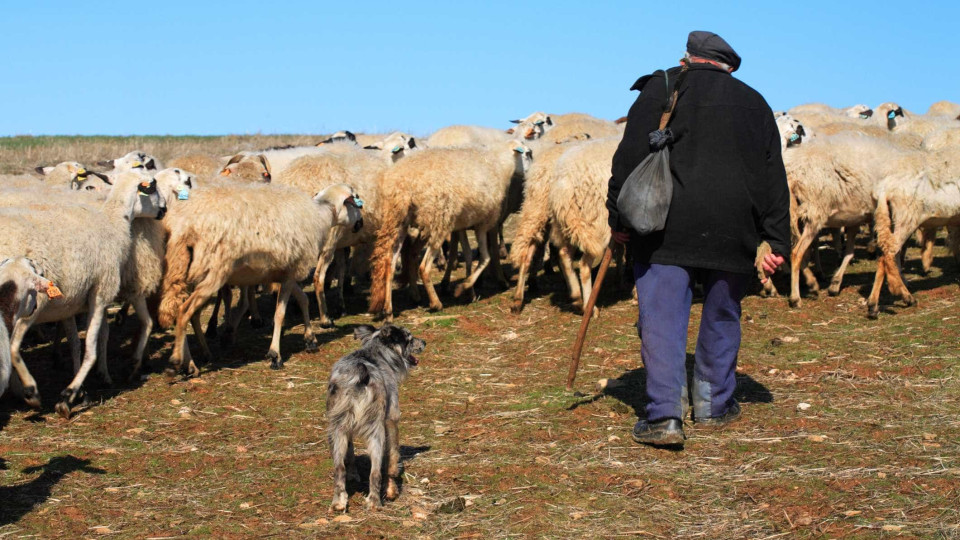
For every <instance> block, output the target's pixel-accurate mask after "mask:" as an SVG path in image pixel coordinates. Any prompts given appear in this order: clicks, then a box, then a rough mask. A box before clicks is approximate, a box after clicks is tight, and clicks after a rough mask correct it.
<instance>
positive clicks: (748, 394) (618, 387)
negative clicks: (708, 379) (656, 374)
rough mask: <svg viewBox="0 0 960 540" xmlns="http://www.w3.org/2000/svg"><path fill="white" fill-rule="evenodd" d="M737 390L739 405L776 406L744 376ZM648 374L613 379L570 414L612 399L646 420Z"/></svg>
mask: <svg viewBox="0 0 960 540" xmlns="http://www.w3.org/2000/svg"><path fill="white" fill-rule="evenodd" d="M693 367H694V355H693V354H691V353H687V360H686V369H687V388H692V387H693V382H692V377H693ZM736 377H737V389H736V390H735V391H734V393H733V397H734V398H735V399H736V400H737V401H739V402H740V403H773V394H772V393H771V392H770V390H769V389H768V388H767V387H766V386H764V385H763V384H762V383H760V382H758V381H757V380H756V379H754V378H753V377H751V376H750V375H747V374H745V373H737V375H736ZM646 384H647V370H646V368H643V367H640V368H637V369H631V370H629V371H626V372H624V373H623V374H621V375H620V376H619V377H617V378H616V379H611V381H610V382H609V383H608V385H607V388H606V389H604V390H603V391H602V392H600V393H597V394H594V395H592V396H585V397H583V398H582V399H580V400H579V401H577V402H575V403H574V404H573V405H571V406H570V407H568V408H567V410H571V411H572V410H574V409H576V408H578V407H580V406H582V405H587V404H589V403H593V402H595V401H598V400H600V399H602V398H604V397H605V396H610V397H612V398H614V399H616V400H617V401H619V402H621V403H623V404H624V405H626V406H628V407H630V408H631V409H633V412H634V414H636V415H637V418H645V417H646V416H647V414H646V406H647V403H648V401H647V393H646Z"/></svg>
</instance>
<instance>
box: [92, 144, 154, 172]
mask: <svg viewBox="0 0 960 540" xmlns="http://www.w3.org/2000/svg"><path fill="white" fill-rule="evenodd" d="M97 165H98V166H100V167H105V168H107V169H110V170H112V171H113V172H115V173H119V172H123V171H129V170H131V169H143V170H145V171H154V172H155V171H158V170H160V169H162V168H163V166H162V165H161V164H160V160H158V159H157V158H155V157H153V156H151V155H150V154H147V153H145V152H143V151H141V150H134V151H132V152H127V153H126V154H124V155H123V156H121V157H118V158H116V159H111V160H107V161H98V162H97Z"/></svg>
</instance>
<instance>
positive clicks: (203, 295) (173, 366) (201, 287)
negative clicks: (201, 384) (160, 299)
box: [164, 273, 225, 378]
mask: <svg viewBox="0 0 960 540" xmlns="http://www.w3.org/2000/svg"><path fill="white" fill-rule="evenodd" d="M220 277H221V276H218V275H214V274H213V273H208V274H207V277H205V278H204V279H203V280H201V281H200V283H198V284H197V286H196V287H195V288H194V290H193V292H192V293H191V294H190V296H189V297H187V300H186V301H185V302H184V303H183V305H181V306H180V310H179V312H178V313H177V320H176V326H175V327H174V330H173V353H172V354H171V355H170V365H169V366H168V367H167V369H166V370H164V373H165V374H166V375H167V377H168V378H172V377H176V375H177V374H178V373H179V372H180V369H181V368H182V367H183V360H184V350H185V349H186V347H187V323H188V322H189V321H190V320H191V319H193V315H194V313H196V312H197V311H198V310H200V309H202V308H203V306H204V305H205V304H206V303H207V302H209V301H210V299H211V298H213V297H214V296H215V295H216V294H217V291H219V290H220V285H218V284H217V283H216V281H215V279H217V278H220ZM224 281H225V279H224ZM221 283H222V281H221ZM190 367H191V370H190V372H189V374H190V375H191V376H196V375H199V374H200V372H199V370H196V366H194V365H193V362H191V363H190Z"/></svg>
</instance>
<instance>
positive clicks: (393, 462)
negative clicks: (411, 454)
mask: <svg viewBox="0 0 960 540" xmlns="http://www.w3.org/2000/svg"><path fill="white" fill-rule="evenodd" d="M399 424H400V422H399V419H397V420H392V419H388V420H387V493H386V499H387V500H388V501H392V500H394V499H396V498H397V496H399V495H400V488H399V487H398V486H397V478H400V425H399Z"/></svg>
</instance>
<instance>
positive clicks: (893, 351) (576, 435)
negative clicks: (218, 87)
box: [0, 145, 960, 538]
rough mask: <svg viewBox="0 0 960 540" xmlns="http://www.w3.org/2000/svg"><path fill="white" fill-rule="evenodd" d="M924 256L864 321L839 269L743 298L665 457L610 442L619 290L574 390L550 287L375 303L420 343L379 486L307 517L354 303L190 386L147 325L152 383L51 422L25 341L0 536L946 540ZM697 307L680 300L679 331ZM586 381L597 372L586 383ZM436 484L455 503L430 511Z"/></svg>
mask: <svg viewBox="0 0 960 540" xmlns="http://www.w3.org/2000/svg"><path fill="white" fill-rule="evenodd" d="M130 147H131V148H132V147H133V145H131V146H130ZM124 148H126V147H124ZM55 159H59V157H55ZM508 236H509V230H508ZM937 254H938V257H937V259H936V261H935V266H936V267H937V269H936V270H935V271H934V273H933V274H931V275H930V276H927V277H921V276H919V275H918V274H916V272H917V270H918V267H919V263H918V262H909V263H908V265H907V274H908V277H909V278H911V279H912V283H911V287H912V289H913V290H914V291H915V292H916V293H917V298H918V300H919V302H920V304H919V305H918V306H917V307H914V308H899V307H896V306H888V310H887V312H886V313H882V314H881V317H880V319H879V320H877V321H870V320H867V319H866V317H865V312H866V308H865V306H864V305H863V301H862V298H863V295H864V294H865V290H866V289H867V288H868V287H869V286H870V283H871V281H872V270H873V264H872V262H871V261H869V260H864V259H859V260H858V262H857V263H856V264H855V265H854V266H852V267H851V270H850V272H849V273H848V280H847V284H846V286H845V288H844V289H843V291H842V293H841V295H840V296H838V297H835V298H828V297H822V298H819V299H812V298H808V299H806V300H805V303H804V308H803V309H802V310H789V309H788V308H787V306H786V300H784V299H774V300H764V299H760V298H758V297H750V298H748V299H747V300H746V301H745V302H744V324H743V327H744V339H743V348H742V351H741V355H740V368H739V373H738V377H739V382H740V384H739V391H738V398H739V399H740V400H741V402H742V403H743V404H744V416H743V419H742V420H741V421H739V422H737V423H735V424H733V425H731V426H729V427H727V428H725V429H719V430H709V429H702V428H696V427H694V426H687V427H686V429H687V434H688V436H689V440H688V441H687V445H686V447H685V449H684V450H683V451H682V452H672V451H667V450H656V449H652V448H647V447H640V446H637V445H635V444H633V443H632V442H631V441H630V436H629V430H630V428H631V427H632V425H633V423H634V422H635V421H636V411H637V410H638V409H640V408H641V407H642V392H641V391H640V389H641V388H642V382H643V377H644V372H643V369H642V366H641V364H640V359H639V345H640V344H639V340H638V339H637V337H636V331H635V329H634V327H633V323H634V321H635V317H636V314H635V307H633V306H631V305H630V303H629V301H628V299H627V297H626V296H618V295H617V294H615V293H613V292H612V290H611V289H608V290H607V292H606V293H605V294H604V296H603V297H602V298H601V305H602V306H603V313H602V315H601V317H600V319H598V320H597V321H596V322H595V323H594V324H593V326H592V327H591V332H590V335H589V338H588V343H587V347H586V349H585V353H584V359H583V363H582V367H581V372H580V375H579V379H578V380H579V384H578V386H579V387H580V388H581V389H583V390H584V391H585V392H586V395H583V396H579V397H577V396H573V395H570V394H569V393H567V392H565V391H564V390H563V379H564V377H565V374H566V367H567V362H568V351H569V347H570V345H571V343H572V341H573V337H574V334H575V332H576V328H577V326H578V325H579V317H578V316H577V315H576V314H574V313H573V312H572V311H571V307H570V306H569V305H568V303H567V300H566V293H565V291H564V289H563V284H562V283H561V280H560V279H559V278H557V277H548V278H545V279H544V280H543V288H544V292H543V293H542V294H541V295H539V296H538V295H533V298H532V300H531V302H530V304H529V305H528V306H527V308H526V309H525V310H524V312H523V313H522V314H521V315H519V316H514V315H511V314H510V310H509V308H510V298H509V295H507V294H494V293H495V292H496V291H488V293H489V294H487V295H483V297H482V298H481V299H480V300H479V301H478V302H476V303H474V304H470V305H464V304H462V303H458V302H455V301H451V303H450V305H449V306H448V307H447V309H445V310H444V312H443V313H440V314H429V313H427V312H426V311H425V310H424V309H423V308H420V307H415V306H412V305H411V304H409V303H406V304H405V303H404V302H406V295H405V294H403V293H402V292H400V293H398V294H397V297H398V298H397V300H398V306H399V307H400V308H402V309H403V310H404V311H403V314H402V315H401V316H400V317H398V321H397V322H398V323H399V324H402V325H405V326H408V327H410V328H411V329H412V330H413V331H414V333H415V334H416V335H418V336H421V337H423V338H424V339H426V340H427V342H428V348H427V351H426V353H425V354H424V355H422V358H421V360H422V363H421V366H420V368H419V369H417V370H416V371H414V373H413V374H412V376H411V377H410V379H409V380H408V381H407V383H406V384H405V386H404V388H403V389H402V391H401V404H402V408H403V420H402V422H401V439H402V441H401V442H402V444H403V446H404V449H403V453H404V462H405V475H404V484H403V487H402V493H401V496H400V498H399V499H398V500H397V501H395V502H392V503H387V505H386V506H385V507H384V508H383V510H381V511H380V512H376V513H374V512H369V511H366V510H364V509H363V507H362V496H363V494H364V492H363V490H364V489H365V486H364V485H351V486H350V487H351V489H352V491H354V492H355V493H354V494H353V495H352V497H351V499H350V503H351V509H350V513H349V517H350V520H349V521H334V519H335V517H336V516H334V515H331V514H328V513H327V505H328V504H329V500H330V497H331V495H332V482H331V479H330V473H331V468H330V460H329V457H328V450H327V447H326V442H325V421H324V419H323V410H324V402H323V401H324V390H325V382H326V379H327V375H328V373H329V367H330V365H331V364H332V363H333V362H334V361H335V360H336V359H337V358H338V357H339V356H340V355H342V354H344V353H345V352H347V351H349V350H351V349H352V348H353V347H354V346H355V344H354V342H353V341H352V339H350V337H349V335H350V331H351V328H352V326H353V325H355V324H361V323H366V322H369V319H368V318H367V317H366V316H365V315H363V314H362V310H363V309H364V307H365V296H363V295H356V296H348V315H347V316H345V317H344V318H342V319H340V320H339V321H338V327H337V328H335V329H331V330H328V331H324V332H323V333H321V335H320V336H319V339H320V341H321V348H320V352H318V353H315V354H305V353H300V352H296V353H295V354H293V356H292V357H291V358H290V359H289V361H288V362H287V365H286V368H285V370H284V371H282V372H279V373H278V372H273V371H271V370H270V369H268V367H267V363H266V362H263V361H261V359H262V357H263V355H264V353H265V352H266V350H267V346H268V343H269V338H268V337H267V336H268V332H269V331H268V330H252V329H250V328H249V327H248V326H247V325H246V323H244V325H243V326H242V327H241V328H242V330H243V331H242V332H241V335H240V342H239V343H238V345H237V346H236V347H235V348H234V349H232V350H230V351H222V352H221V356H222V358H221V361H220V362H218V363H214V364H212V365H210V366H206V367H205V368H204V373H203V375H202V377H201V378H200V379H197V380H193V381H189V382H180V383H177V384H174V385H168V384H167V383H166V382H165V381H164V380H163V377H162V376H160V375H159V371H160V370H161V369H162V367H163V366H164V363H165V361H166V359H167V358H168V357H169V346H170V338H169V336H167V335H161V334H158V335H157V336H155V341H154V342H152V344H151V347H150V350H151V351H152V352H153V354H152V360H151V363H150V368H152V369H153V370H154V371H155V373H151V374H150V375H149V376H148V377H146V379H145V380H143V381H141V382H138V383H137V384H135V385H134V386H133V387H121V388H117V389H102V388H96V387H94V388H91V397H92V401H93V404H92V406H91V407H90V408H89V409H87V410H86V411H85V412H82V413H81V414H79V415H78V416H76V417H75V418H74V419H73V420H71V421H70V422H64V421H62V420H61V419H59V417H57V416H56V415H55V414H54V413H53V412H52V402H53V401H54V398H55V396H56V394H57V393H58V392H59V390H60V389H62V388H63V387H64V386H65V384H66V381H67V379H68V377H69V375H68V374H67V373H65V371H64V370H63V369H62V368H57V367H55V366H54V365H53V363H52V359H51V351H50V350H49V347H48V346H46V345H38V346H36V347H34V348H33V349H31V350H29V351H28V352H27V360H28V362H29V363H30V364H31V366H32V368H33V370H34V373H35V374H37V375H38V379H39V380H40V383H41V388H40V390H41V392H42V394H43V396H44V398H45V406H46V408H45V409H44V410H42V411H41V412H39V413H35V412H33V411H29V410H25V409H23V408H22V407H21V406H20V405H19V404H18V403H16V402H14V401H11V400H6V401H4V402H3V403H2V404H0V426H2V431H0V457H2V461H0V501H2V503H0V537H8V536H9V537H11V538H16V537H22V536H29V535H36V536H40V537H89V536H98V535H116V536H118V537H124V538H127V537H179V536H184V535H195V536H215V537H226V538H240V537H250V536H254V535H256V536H267V535H277V536H284V537H288V536H304V537H316V536H323V537H332V536H338V537H358V538H359V537H370V536H386V537H391V538H396V537H411V538H412V537H424V538H504V537H517V536H519V537H550V538H553V537H566V538H584V537H587V538H595V537H618V536H634V537H652V538H675V537H700V538H744V537H749V538H792V537H854V538H857V537H861V538H876V537H887V536H890V537H892V536H903V537H923V538H957V537H960V512H958V508H960V463H958V456H960V403H958V399H960V370H958V365H960V361H958V358H960V351H958V347H957V340H958V336H960V317H958V314H957V306H958V304H957V301H958V298H960V295H958V290H957V286H958V274H957V268H956V265H955V263H954V262H953V261H952V260H951V259H949V258H948V257H947V256H946V255H945V250H944V249H943V248H942V247H938V251H937ZM909 255H910V259H911V261H915V260H916V258H917V253H916V250H911V251H910V253H909ZM824 258H825V262H826V263H827V264H828V265H830V264H834V263H835V257H833V256H830V255H825V257H824ZM941 269H942V270H941ZM458 274H459V276H460V277H461V278H462V276H463V273H462V270H460V271H459V273H458ZM781 290H784V289H783V288H782V287H781ZM261 302H262V304H261V311H262V312H263V313H265V314H267V313H269V308H270V298H267V297H264V298H261ZM297 319H298V317H297V315H296V313H295V310H294V312H291V317H290V318H288V320H293V321H294V322H298V321H297ZM698 322H699V306H694V310H693V321H692V324H691V340H692V339H693V336H694V335H695V333H696V325H697V323H698ZM134 330H135V323H133V322H131V323H130V324H128V326H127V327H126V328H124V329H123V330H122V333H123V334H124V339H123V342H122V343H118V344H114V345H112V347H111V354H110V358H111V370H112V371H113V372H114V373H123V372H124V370H125V369H127V366H128V364H127V363H126V362H125V361H124V360H123V358H125V353H127V352H128V351H130V347H131V344H130V338H131V337H132V333H133V331H134ZM301 333H302V327H299V326H297V327H293V328H291V329H289V330H288V331H287V332H286V333H285V335H284V343H283V350H285V351H288V352H289V351H301V350H302V341H301V338H300V336H301ZM119 334H121V331H114V332H113V333H112V335H119ZM785 337H789V338H796V341H794V340H793V339H786V340H784V339H783V338H785ZM777 338H779V339H777ZM691 350H692V347H691ZM601 377H611V378H619V379H620V381H621V382H622V383H623V384H622V385H621V386H620V387H619V388H615V389H611V390H609V391H608V392H607V393H606V394H601V395H594V394H593V393H592V391H591V390H590V389H591V387H592V386H593V382H594V381H596V380H597V379H599V378H601ZM801 402H802V403H808V404H810V407H809V408H808V409H806V410H801V409H799V408H798V404H799V403H801ZM367 463H368V462H364V461H362V460H361V472H364V471H363V469H364V467H365V466H368V465H367ZM455 497H463V498H464V501H465V502H466V506H465V508H463V510H462V511H454V512H453V513H443V512H441V511H439V510H438V508H439V505H440V504H441V503H444V502H447V501H450V500H452V499H454V498H455Z"/></svg>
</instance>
